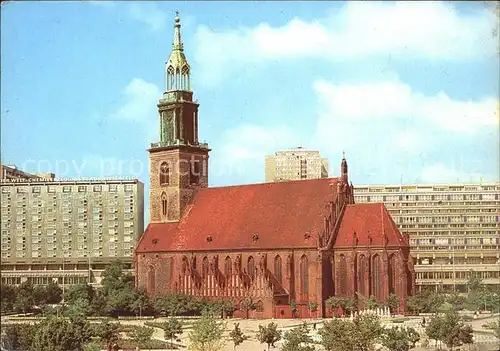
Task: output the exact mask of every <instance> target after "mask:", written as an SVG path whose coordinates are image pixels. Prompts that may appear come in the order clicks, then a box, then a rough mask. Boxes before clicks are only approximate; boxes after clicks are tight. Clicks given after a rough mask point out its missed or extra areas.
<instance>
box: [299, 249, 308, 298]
mask: <svg viewBox="0 0 500 351" xmlns="http://www.w3.org/2000/svg"><path fill="white" fill-rule="evenodd" d="M300 292H301V293H302V294H303V295H307V294H308V293H309V265H308V263H307V256H306V255H302V257H301V258H300Z"/></svg>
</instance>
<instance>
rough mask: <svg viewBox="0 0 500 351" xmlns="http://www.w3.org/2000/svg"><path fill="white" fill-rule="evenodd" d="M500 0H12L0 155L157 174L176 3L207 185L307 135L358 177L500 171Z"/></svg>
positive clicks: (253, 175)
mask: <svg viewBox="0 0 500 351" xmlns="http://www.w3.org/2000/svg"><path fill="white" fill-rule="evenodd" d="M491 4H494V3H490V4H488V3H484V2H475V3H472V2H471V3H467V2H460V3H459V2H456V3H453V2H422V3H404V2H386V3H375V2H370V3H364V2H349V3H342V2H179V3H175V2H159V3H149V2H137V3H133V2H116V3H111V2H57V3H56V2H53V3H51V2H18V3H16V2H8V3H3V4H2V11H1V16H2V17H1V45H2V47H1V49H2V57H1V58H2V73H1V79H2V81H1V83H2V89H1V137H2V140H1V149H2V163H3V164H15V165H17V166H18V167H22V168H25V169H26V170H28V171H33V172H35V171H38V172H54V173H57V175H58V176H59V177H63V178H69V177H108V176H133V177H138V178H139V179H141V180H142V181H143V182H145V183H146V185H147V183H148V163H147V152H146V148H147V147H148V145H149V143H150V142H153V141H157V140H158V123H157V118H158V117H157V114H156V102H157V100H158V99H159V97H160V96H161V93H162V92H163V91H164V87H165V84H164V69H165V68H164V63H165V61H166V60H167V59H168V56H169V53H170V49H171V43H172V34H173V17H174V11H175V9H178V10H179V11H180V17H181V23H182V37H183V41H184V47H185V52H186V55H187V58H188V60H189V62H190V64H191V68H192V86H193V88H194V91H195V96H196V98H198V100H199V102H200V104H201V106H200V115H199V116H200V117H199V118H200V140H206V141H208V142H209V145H210V146H211V148H212V150H213V151H212V152H211V155H210V167H211V168H210V184H211V185H216V186H219V185H230V184H245V183H254V182H262V181H264V155H265V154H272V153H273V152H274V151H276V150H278V149H282V148H290V147H296V146H299V145H302V146H304V147H309V148H316V149H319V150H320V151H321V153H322V154H323V155H324V156H325V157H328V158H329V159H330V173H331V174H332V175H337V174H338V173H339V170H338V168H339V164H340V158H341V155H342V150H345V151H346V155H347V160H348V163H349V166H350V174H351V179H352V180H353V182H354V184H388V183H399V182H400V181H401V178H402V179H403V182H404V183H440V182H448V181H451V182H456V181H460V182H477V181H479V180H480V179H483V180H484V181H487V180H489V181H491V180H498V168H499V154H498V148H499V145H498V138H499V135H498V132H499V131H498V127H499V126H498V120H499V117H498V114H499V113H498V96H499V85H498V77H499V62H498V51H499V48H498V22H497V21H496V19H495V14H494V12H493V10H492V8H491Z"/></svg>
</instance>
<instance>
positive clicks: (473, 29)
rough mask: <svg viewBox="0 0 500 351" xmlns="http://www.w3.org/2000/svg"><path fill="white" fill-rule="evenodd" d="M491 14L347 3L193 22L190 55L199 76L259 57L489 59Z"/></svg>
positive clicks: (440, 6) (447, 6)
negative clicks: (236, 20) (243, 22)
mask: <svg viewBox="0 0 500 351" xmlns="http://www.w3.org/2000/svg"><path fill="white" fill-rule="evenodd" d="M497 23H498V21H497V18H496V16H495V15H494V13H493V12H492V11H491V10H490V9H487V8H486V7H482V8H480V7H478V8H477V9H476V11H474V12H472V13H470V14H460V13H459V12H458V10H457V9H456V8H455V6H454V4H452V3H450V2H430V1H429V2H384V3H378V2H356V1H353V2H348V3H347V4H346V5H345V6H344V7H342V8H341V9H340V10H338V11H336V12H332V13H331V15H329V16H326V17H324V18H322V19H319V20H315V21H310V22H307V21H304V20H301V19H299V18H294V19H292V20H291V21H290V22H288V23H286V24H285V25H283V26H281V27H271V26H270V25H269V24H267V23H261V24H259V25H257V26H256V27H253V28H247V27H241V28H239V29H236V30H227V31H214V30H211V29H209V28H207V27H206V26H199V28H198V30H197V33H196V41H195V45H194V46H195V48H196V52H195V59H196V61H197V63H198V65H199V66H200V67H201V70H202V72H203V73H204V74H205V75H206V76H205V77H204V78H205V80H208V81H212V80H215V83H216V82H217V80H221V79H223V78H224V77H223V76H221V75H222V74H224V73H228V68H229V67H235V66H237V65H242V64H248V63H256V62H260V61H264V60H283V59H299V58H301V59H308V58H309V59H310V58H318V59H323V60H348V59H359V58H363V57H373V56H377V55H380V56H387V55H391V57H392V58H395V59H397V58H399V59H404V58H409V59H415V58H422V59H426V60H452V61H460V60H470V59H484V58H490V57H496V56H494V55H497V49H498V42H497V39H498V38H497V37H496V36H494V35H493V30H494V29H495V28H496V27H497V25H498V24H497Z"/></svg>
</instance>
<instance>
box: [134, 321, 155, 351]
mask: <svg viewBox="0 0 500 351" xmlns="http://www.w3.org/2000/svg"><path fill="white" fill-rule="evenodd" d="M153 333H154V329H153V328H150V327H145V326H144V327H136V328H134V329H133V330H132V332H131V333H130V334H129V336H130V339H132V341H133V342H134V343H135V346H137V347H138V348H142V347H149V346H150V345H149V344H150V343H151V338H152V337H153Z"/></svg>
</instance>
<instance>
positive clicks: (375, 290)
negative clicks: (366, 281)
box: [371, 255, 383, 301]
mask: <svg viewBox="0 0 500 351" xmlns="http://www.w3.org/2000/svg"><path fill="white" fill-rule="evenodd" d="M382 277H383V274H382V262H381V259H380V256H379V255H375V256H373V263H372V274H371V278H372V295H374V296H375V298H376V299H377V301H380V300H381V289H380V288H381V286H382V281H381V279H382Z"/></svg>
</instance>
